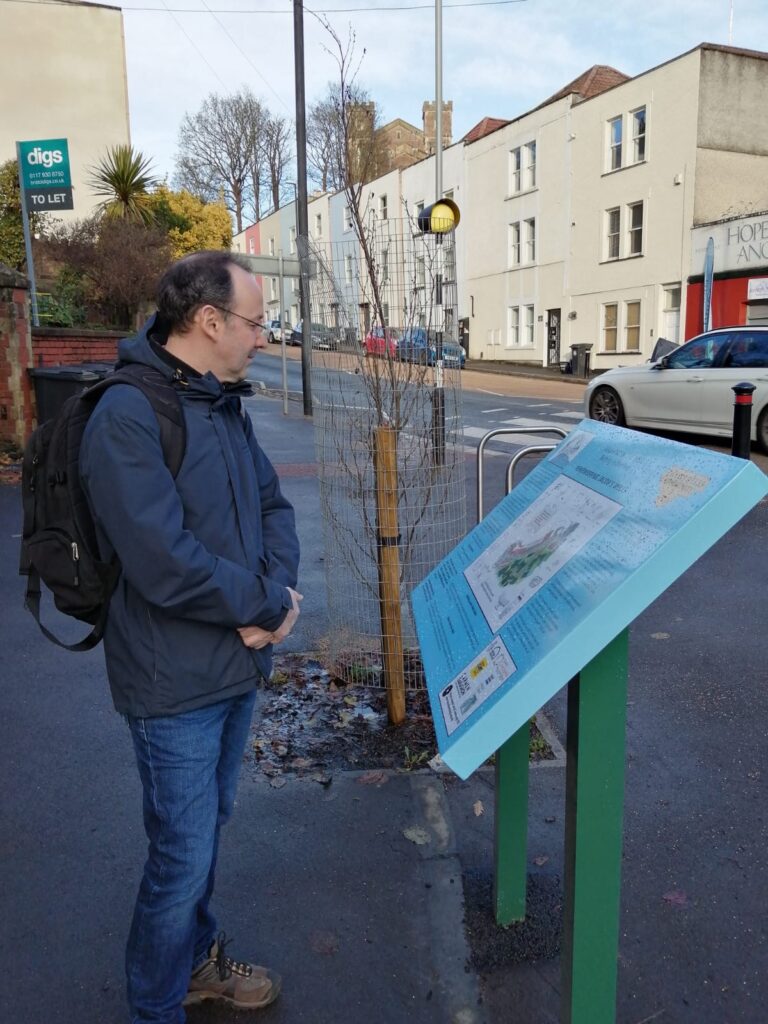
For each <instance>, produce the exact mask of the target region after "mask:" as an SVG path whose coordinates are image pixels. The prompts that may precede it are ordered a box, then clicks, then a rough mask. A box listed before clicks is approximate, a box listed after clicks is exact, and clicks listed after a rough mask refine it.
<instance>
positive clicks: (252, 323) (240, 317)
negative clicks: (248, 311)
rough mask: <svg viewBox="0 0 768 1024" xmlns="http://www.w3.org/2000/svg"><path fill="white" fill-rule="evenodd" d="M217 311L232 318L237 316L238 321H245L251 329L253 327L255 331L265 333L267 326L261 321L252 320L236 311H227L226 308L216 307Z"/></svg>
mask: <svg viewBox="0 0 768 1024" xmlns="http://www.w3.org/2000/svg"><path fill="white" fill-rule="evenodd" d="M215 308H216V309H218V310H220V311H221V312H222V313H228V314H229V315H230V316H236V317H237V318H238V320H245V322H246V323H247V324H248V326H249V327H252V328H253V330H254V331H263V330H264V327H265V325H264V324H263V323H261V321H259V320H250V319H249V318H248V317H247V316H243V314H242V313H236V312H235V311H234V309H227V307H226V306H216V307H215Z"/></svg>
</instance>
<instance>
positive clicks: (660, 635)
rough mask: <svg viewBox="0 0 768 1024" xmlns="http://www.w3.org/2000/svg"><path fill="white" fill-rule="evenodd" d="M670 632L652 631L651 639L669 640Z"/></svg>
mask: <svg viewBox="0 0 768 1024" xmlns="http://www.w3.org/2000/svg"><path fill="white" fill-rule="evenodd" d="M669 636H670V634H669V633H651V640H669Z"/></svg>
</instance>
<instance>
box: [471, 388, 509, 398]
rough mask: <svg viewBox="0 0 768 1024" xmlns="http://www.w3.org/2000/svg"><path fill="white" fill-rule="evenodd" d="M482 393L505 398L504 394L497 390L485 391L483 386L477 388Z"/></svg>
mask: <svg viewBox="0 0 768 1024" xmlns="http://www.w3.org/2000/svg"><path fill="white" fill-rule="evenodd" d="M477 390H478V391H479V392H480V393H481V394H483V395H493V397H494V398H506V397H507V396H506V395H502V394H500V393H499V392H498V391H486V390H485V388H478V389H477Z"/></svg>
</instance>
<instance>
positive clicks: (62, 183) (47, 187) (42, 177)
mask: <svg viewBox="0 0 768 1024" xmlns="http://www.w3.org/2000/svg"><path fill="white" fill-rule="evenodd" d="M16 158H17V160H18V164H19V186H20V188H21V215H22V220H23V223H24V245H25V248H26V254H27V277H28V278H29V289H30V295H31V298H32V322H33V324H34V325H35V327H37V326H38V325H39V323H40V317H39V315H38V309H37V286H36V284H35V265H34V262H33V260H32V238H31V235H30V231H29V214H30V212H31V213H46V212H51V211H52V210H72V209H74V201H73V197H72V176H71V174H70V170H69V147H68V146H67V140H66V139H34V140H32V141H28V142H17V143H16Z"/></svg>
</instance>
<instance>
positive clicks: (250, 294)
mask: <svg viewBox="0 0 768 1024" xmlns="http://www.w3.org/2000/svg"><path fill="white" fill-rule="evenodd" d="M231 272H232V299H231V302H230V305H229V313H228V314H225V313H223V312H222V313H221V316H222V317H223V322H222V324H221V328H220V331H219V339H218V343H217V364H218V368H217V370H216V371H214V372H215V373H216V376H217V377H218V378H219V380H220V381H222V382H224V381H229V382H232V383H234V382H235V381H238V380H243V378H244V377H245V375H246V373H247V371H248V363H249V362H250V361H251V359H253V357H254V356H255V355H256V353H257V352H258V350H259V349H260V348H266V347H267V339H266V337H265V335H264V331H263V330H262V328H261V326H258V327H257V326H255V325H256V324H259V325H261V324H263V322H264V297H263V295H262V294H261V288H260V287H259V286H258V284H257V283H256V279H255V278H254V277H253V275H252V274H249V273H248V271H247V270H243V269H242V268H241V267H237V266H233V267H232V271H231Z"/></svg>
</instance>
